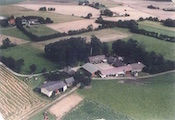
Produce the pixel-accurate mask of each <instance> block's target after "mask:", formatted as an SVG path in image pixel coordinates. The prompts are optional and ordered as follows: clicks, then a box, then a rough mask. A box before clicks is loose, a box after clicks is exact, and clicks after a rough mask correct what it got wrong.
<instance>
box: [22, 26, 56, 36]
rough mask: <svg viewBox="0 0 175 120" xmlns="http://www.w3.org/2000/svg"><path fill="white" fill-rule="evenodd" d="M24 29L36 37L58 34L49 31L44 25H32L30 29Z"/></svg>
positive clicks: (51, 30)
mask: <svg viewBox="0 0 175 120" xmlns="http://www.w3.org/2000/svg"><path fill="white" fill-rule="evenodd" d="M25 29H26V30H27V31H29V32H30V33H33V34H34V35H36V36H45V35H51V34H55V33H58V32H57V31H55V30H53V29H50V28H49V27H46V26H45V25H33V26H30V27H25Z"/></svg>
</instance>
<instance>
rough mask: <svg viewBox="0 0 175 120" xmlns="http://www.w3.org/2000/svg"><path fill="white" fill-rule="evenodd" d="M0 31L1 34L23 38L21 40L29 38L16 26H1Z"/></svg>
mask: <svg viewBox="0 0 175 120" xmlns="http://www.w3.org/2000/svg"><path fill="white" fill-rule="evenodd" d="M0 33H1V34H3V35H7V36H12V37H16V38H20V39H23V40H29V41H30V38H29V37H28V36H27V35H25V34H24V33H22V32H21V31H20V30H19V29H17V28H11V29H9V28H3V29H1V30H0Z"/></svg>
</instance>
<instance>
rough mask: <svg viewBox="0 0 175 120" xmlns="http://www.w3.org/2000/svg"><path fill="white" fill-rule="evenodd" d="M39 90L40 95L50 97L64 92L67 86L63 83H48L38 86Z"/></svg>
mask: <svg viewBox="0 0 175 120" xmlns="http://www.w3.org/2000/svg"><path fill="white" fill-rule="evenodd" d="M39 88H40V89H41V93H43V94H45V95H47V96H48V97H51V96H52V94H53V93H54V92H55V93H60V92H64V91H66V89H67V85H66V83H65V82H63V81H49V82H47V83H44V84H43V85H41V86H39Z"/></svg>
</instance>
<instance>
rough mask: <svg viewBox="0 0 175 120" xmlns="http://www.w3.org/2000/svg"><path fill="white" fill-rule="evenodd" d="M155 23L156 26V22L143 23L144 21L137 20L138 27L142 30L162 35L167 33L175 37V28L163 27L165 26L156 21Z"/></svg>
mask: <svg viewBox="0 0 175 120" xmlns="http://www.w3.org/2000/svg"><path fill="white" fill-rule="evenodd" d="M157 25H159V26H156V24H149V23H148V24H145V22H139V28H140V29H144V30H147V31H151V32H157V33H158V34H164V35H169V36H172V37H175V34H174V32H175V29H172V28H168V27H165V26H163V25H161V24H159V23H158V22H157ZM164 27H165V28H164Z"/></svg>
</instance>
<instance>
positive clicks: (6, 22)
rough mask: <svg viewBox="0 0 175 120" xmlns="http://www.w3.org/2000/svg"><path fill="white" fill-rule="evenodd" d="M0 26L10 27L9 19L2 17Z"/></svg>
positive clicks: (0, 17)
mask: <svg viewBox="0 0 175 120" xmlns="http://www.w3.org/2000/svg"><path fill="white" fill-rule="evenodd" d="M0 26H3V27H5V26H8V17H6V16H0Z"/></svg>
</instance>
